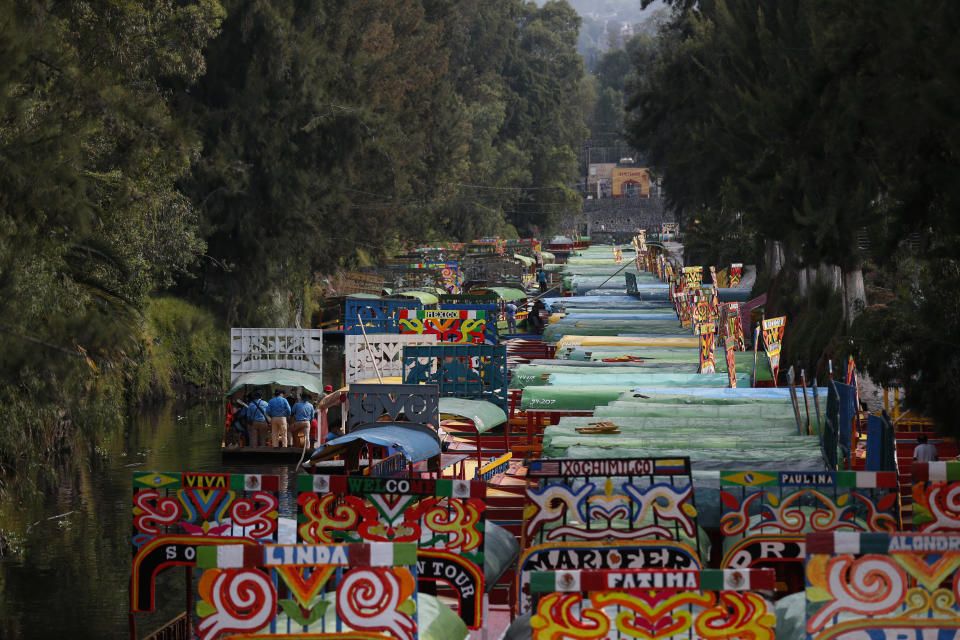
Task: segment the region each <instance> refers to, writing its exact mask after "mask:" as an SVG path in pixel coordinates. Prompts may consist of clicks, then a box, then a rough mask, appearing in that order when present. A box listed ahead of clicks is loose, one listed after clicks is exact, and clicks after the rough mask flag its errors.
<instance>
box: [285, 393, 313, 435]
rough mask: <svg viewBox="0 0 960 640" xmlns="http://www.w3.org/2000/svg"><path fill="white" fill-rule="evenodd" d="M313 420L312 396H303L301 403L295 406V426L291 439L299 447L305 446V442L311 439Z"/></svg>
mask: <svg viewBox="0 0 960 640" xmlns="http://www.w3.org/2000/svg"><path fill="white" fill-rule="evenodd" d="M311 420H313V403H312V402H310V396H308V395H307V394H303V397H301V398H300V402H298V403H296V404H295V405H293V426H292V427H291V428H290V439H291V440H293V444H295V445H296V446H298V447H302V446H303V440H304V439H306V438H307V437H309V434H310V421H311Z"/></svg>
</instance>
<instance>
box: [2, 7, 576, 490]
mask: <svg viewBox="0 0 960 640" xmlns="http://www.w3.org/2000/svg"><path fill="white" fill-rule="evenodd" d="M580 24H581V20H580V18H579V16H577V14H576V12H575V11H574V10H573V9H572V8H571V7H570V6H569V5H568V4H566V3H565V2H547V3H546V4H544V5H543V6H537V5H536V4H534V3H529V2H525V1H523V0H496V1H495V2H489V3H486V2H485V3H475V2H459V1H458V2H451V3H440V4H437V3H432V2H428V1H427V0H391V1H388V2H383V1H382V0H357V1H356V2H349V3H343V2H341V1H340V0H321V1H320V2H315V3H300V4H291V3H262V2H255V1H254V0H186V1H184V2H175V3H170V2H160V3H156V2H144V1H142V0H129V1H124V2H101V1H99V0H94V1H93V2H80V1H78V0H66V1H64V2H49V1H46V0H44V1H41V2H21V1H16V2H9V3H4V4H3V5H2V6H0V50H2V51H3V52H4V63H5V64H4V65H2V68H0V299H2V300H3V301H4V310H5V312H6V313H4V316H3V318H0V493H2V492H5V491H7V490H8V489H12V488H13V487H14V485H17V486H20V487H23V488H25V489H26V490H36V489H38V488H41V487H43V486H44V482H46V480H45V478H49V476H50V475H51V474H52V473H53V472H52V470H53V469H54V468H55V467H56V461H57V460H58V459H63V458H66V457H68V456H70V455H73V454H71V453H70V452H72V451H78V450H81V449H83V448H89V447H92V446H95V445H94V444H92V443H96V442H97V441H98V439H99V438H101V437H103V436H105V435H108V434H106V433H104V431H109V430H110V429H111V428H113V429H116V428H118V427H116V426H115V425H118V424H120V418H121V417H122V416H123V415H124V414H125V413H126V412H128V410H129V408H130V407H131V406H133V405H135V404H139V403H141V402H152V401H157V400H159V399H161V398H165V397H171V396H174V395H183V394H188V395H192V394H197V395H206V394H207V393H211V392H212V390H213V389H219V388H220V386H221V385H222V383H223V378H224V377H225V373H224V372H225V369H226V368H227V367H228V365H227V362H226V357H227V353H228V350H227V348H226V340H227V339H228V338H227V336H228V328H229V327H240V326H247V327H269V326H293V325H295V324H296V320H297V319H298V318H299V319H300V320H301V322H302V323H304V324H306V323H307V322H309V319H310V318H311V317H312V315H311V313H312V311H313V309H312V307H313V306H314V302H313V301H314V300H316V299H317V298H318V297H319V296H318V293H319V289H320V287H321V286H322V285H323V283H322V281H318V280H317V278H318V275H317V274H335V273H338V272H340V271H342V270H352V269H354V268H356V267H357V266H359V265H361V264H376V263H378V262H379V261H381V260H382V259H383V258H385V257H387V256H388V255H392V253H393V252H395V251H397V250H399V249H402V248H404V247H408V246H412V245H413V243H417V244H421V243H432V242H438V241H440V240H441V239H444V240H454V241H458V240H472V239H473V238H476V237H481V236H486V235H505V236H511V237H513V236H516V235H518V234H522V235H524V236H530V235H543V234H545V233H546V232H547V231H549V230H552V229H553V228H554V227H555V226H556V225H557V224H558V223H559V221H560V220H562V219H564V218H566V217H569V216H571V215H575V214H576V213H578V212H579V211H580V202H581V199H580V194H579V192H578V191H577V188H576V187H577V178H578V176H579V175H580V171H579V169H578V161H577V150H578V149H579V147H580V145H581V143H582V141H583V140H584V139H586V138H587V137H588V133H587V130H586V127H585V125H584V121H585V113H584V112H585V110H586V109H588V108H589V106H590V104H591V101H592V100H593V94H592V93H591V92H592V91H594V87H593V85H592V84H591V82H590V81H589V78H588V76H587V75H586V74H585V73H584V65H583V59H582V57H581V56H580V54H579V53H578V52H577V34H578V30H579V28H580ZM110 425H114V426H110Z"/></svg>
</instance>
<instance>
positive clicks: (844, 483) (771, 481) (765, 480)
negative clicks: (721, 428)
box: [720, 463, 960, 489]
mask: <svg viewBox="0 0 960 640" xmlns="http://www.w3.org/2000/svg"><path fill="white" fill-rule="evenodd" d="M934 464H936V463H934ZM941 464H943V463H941ZM958 464H960V463H958ZM957 474H958V479H960V467H958V469H957ZM720 484H721V485H722V486H740V487H777V486H780V487H843V488H846V489H896V488H897V474H896V472H895V471H779V472H776V471H721V472H720Z"/></svg>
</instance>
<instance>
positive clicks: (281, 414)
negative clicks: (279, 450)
mask: <svg viewBox="0 0 960 640" xmlns="http://www.w3.org/2000/svg"><path fill="white" fill-rule="evenodd" d="M290 413H291V412H290V403H289V402H287V399H286V398H284V397H283V389H277V390H276V391H274V392H273V397H272V398H270V402H268V403H267V415H268V416H270V444H271V446H274V447H286V446H289V443H288V442H287V418H289V417H290Z"/></svg>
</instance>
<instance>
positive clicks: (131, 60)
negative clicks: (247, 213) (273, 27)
mask: <svg viewBox="0 0 960 640" xmlns="http://www.w3.org/2000/svg"><path fill="white" fill-rule="evenodd" d="M220 17H221V12H220V7H219V5H218V4H217V3H216V2H213V1H211V0H197V1H196V2H183V3H180V2H178V3H174V2H153V3H142V2H134V1H130V2H123V3H117V2H106V1H93V2H11V1H8V2H4V3H2V4H0V51H2V52H3V58H4V65H3V66H2V69H0V227H2V229H3V231H2V232H0V234H2V236H0V295H2V296H3V298H4V300H5V307H4V308H5V311H6V313H5V314H4V318H3V319H2V320H0V376H2V382H3V384H2V385H0V425H2V426H0V442H3V443H4V446H0V451H2V453H0V475H2V472H3V468H4V466H6V465H13V464H16V463H17V460H19V454H20V453H21V452H22V451H41V452H43V451H49V450H51V449H52V448H53V446H54V444H55V441H58V440H59V439H60V438H61V437H63V438H70V437H72V433H71V432H70V431H69V430H67V429H65V427H64V425H65V424H66V422H65V421H64V416H65V415H66V413H67V411H68V410H69V411H73V412H74V417H75V418H77V417H78V416H79V415H81V412H82V410H83V409H84V408H85V407H86V406H87V404H88V402H89V401H90V400H91V399H92V398H95V397H97V396H98V395H107V396H109V397H111V398H112V401H113V404H114V406H115V405H116V404H118V402H117V401H118V400H122V395H123V391H124V388H123V384H122V380H123V378H122V376H123V375H124V373H125V371H126V370H127V368H128V366H129V365H130V364H131V363H132V361H133V359H134V354H135V351H136V349H138V339H139V336H140V325H141V323H142V319H141V317H140V312H141V310H142V309H143V306H144V304H145V298H146V295H147V293H149V292H150V291H151V290H152V289H153V288H154V287H156V286H162V285H163V284H164V283H165V282H167V281H168V279H169V278H170V274H171V273H175V272H177V271H184V270H186V269H188V268H189V267H190V266H191V264H192V263H193V261H194V260H195V259H196V256H197V254H198V253H199V252H200V251H201V250H202V246H203V244H202V241H201V239H200V238H199V237H198V236H197V233H196V231H197V229H196V221H195V217H194V212H193V209H192V207H191V205H190V202H189V201H188V200H187V199H185V198H184V197H183V195H182V194H181V193H179V192H178V191H177V189H176V187H175V182H176V180H177V179H178V177H179V176H180V175H182V173H183V172H184V171H185V170H186V168H187V167H188V164H189V159H190V156H191V154H192V153H193V151H194V147H193V143H194V140H193V139H192V137H191V135H190V132H189V130H185V129H184V128H183V127H182V123H180V122H179V121H177V119H176V118H175V117H174V116H173V115H172V114H171V112H170V109H169V105H168V102H167V95H166V94H165V92H164V91H163V90H162V89H161V88H160V85H161V83H163V82H166V81H168V80H172V79H175V78H176V79H180V80H181V81H184V82H189V81H192V80H194V79H195V78H196V77H198V76H199V75H200V74H202V73H203V72H204V65H203V56H202V53H201V52H202V48H203V46H204V45H205V44H206V42H207V40H208V39H209V38H210V37H211V36H212V35H213V34H214V33H215V32H216V29H217V27H218V25H219V20H220ZM38 400H39V401H38ZM78 422H79V423H80V424H81V426H83V424H84V423H83V421H78Z"/></svg>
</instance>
